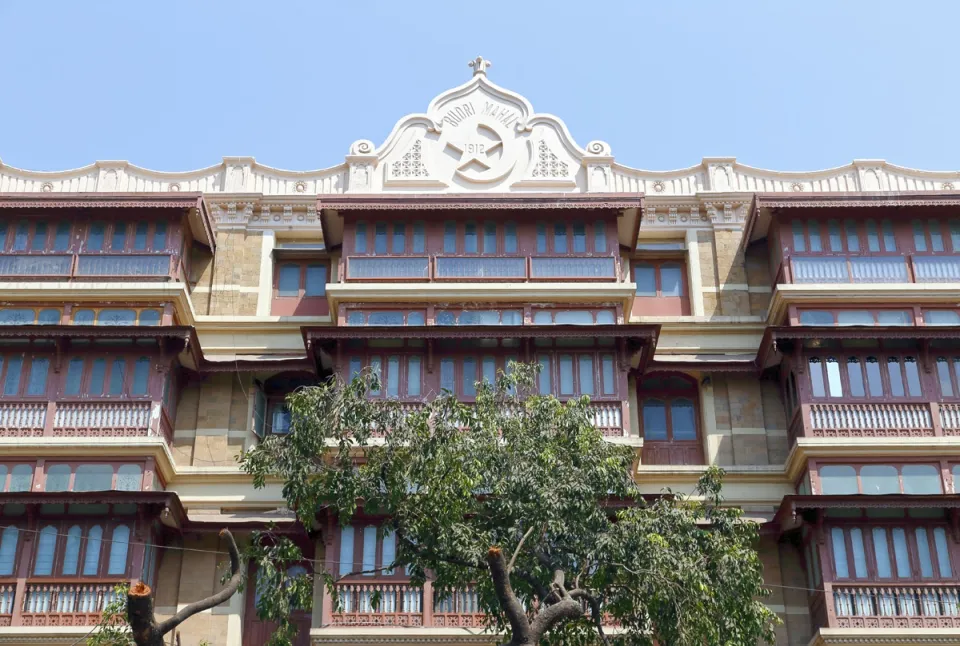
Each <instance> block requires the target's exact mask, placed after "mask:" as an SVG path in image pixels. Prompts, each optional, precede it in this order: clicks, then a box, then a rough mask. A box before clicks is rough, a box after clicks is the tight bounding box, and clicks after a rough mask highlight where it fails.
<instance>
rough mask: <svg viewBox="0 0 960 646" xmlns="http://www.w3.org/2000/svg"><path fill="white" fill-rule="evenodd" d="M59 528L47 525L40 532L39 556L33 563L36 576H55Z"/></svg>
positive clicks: (38, 542) (38, 541) (38, 539)
mask: <svg viewBox="0 0 960 646" xmlns="http://www.w3.org/2000/svg"><path fill="white" fill-rule="evenodd" d="M56 547H57V528H56V527H54V526H53V525H47V526H46V527H44V528H43V529H41V530H40V536H39V537H38V538H37V556H36V560H35V561H34V563H33V575H34V576H50V575H51V574H53V557H54V556H55V555H56Z"/></svg>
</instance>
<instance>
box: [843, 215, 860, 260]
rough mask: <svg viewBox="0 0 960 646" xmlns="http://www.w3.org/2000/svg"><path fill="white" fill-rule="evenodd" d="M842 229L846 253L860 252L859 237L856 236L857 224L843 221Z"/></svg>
mask: <svg viewBox="0 0 960 646" xmlns="http://www.w3.org/2000/svg"><path fill="white" fill-rule="evenodd" d="M843 228H844V229H845V230H846V234H847V251H853V252H857V251H860V237H859V236H858V235H857V223H856V222H854V221H853V220H844V222H843Z"/></svg>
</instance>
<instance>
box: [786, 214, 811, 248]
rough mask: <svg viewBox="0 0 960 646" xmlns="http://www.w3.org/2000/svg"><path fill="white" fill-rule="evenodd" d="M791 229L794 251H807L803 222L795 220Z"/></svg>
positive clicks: (791, 224)
mask: <svg viewBox="0 0 960 646" xmlns="http://www.w3.org/2000/svg"><path fill="white" fill-rule="evenodd" d="M790 226H791V228H792V229H793V250H794V251H801V252H802V251H806V250H807V244H806V238H805V237H804V235H803V222H801V221H800V220H793V221H792V222H791V223H790Z"/></svg>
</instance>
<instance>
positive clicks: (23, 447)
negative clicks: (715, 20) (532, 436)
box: [0, 58, 960, 646]
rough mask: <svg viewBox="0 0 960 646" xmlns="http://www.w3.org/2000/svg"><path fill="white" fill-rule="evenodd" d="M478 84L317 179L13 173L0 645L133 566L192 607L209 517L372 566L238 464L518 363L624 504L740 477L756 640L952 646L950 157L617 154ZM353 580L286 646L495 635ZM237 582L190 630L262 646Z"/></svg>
mask: <svg viewBox="0 0 960 646" xmlns="http://www.w3.org/2000/svg"><path fill="white" fill-rule="evenodd" d="M472 67H473V76H472V78H470V80H469V81H468V82H466V83H465V84H463V85H461V86H459V87H456V88H453V89H451V90H448V91H446V92H444V93H442V94H440V95H439V96H437V97H436V98H435V99H434V100H433V101H432V102H431V103H430V105H429V107H428V108H427V111H426V112H424V113H422V114H413V115H409V116H407V117H404V118H403V119H401V120H400V121H398V122H397V124H396V126H395V127H394V129H393V131H392V132H391V133H390V134H389V136H388V137H387V138H386V140H385V141H384V142H383V143H382V144H381V145H379V146H377V145H375V144H373V143H372V142H370V141H367V140H360V141H357V142H356V143H355V144H353V146H351V148H350V151H349V154H348V155H347V156H346V158H345V160H344V163H342V164H340V165H337V166H335V167H332V168H328V169H324V170H320V171H308V172H293V171H284V170H278V169H274V168H269V167H266V166H263V165H261V164H258V163H256V162H255V161H254V160H253V159H252V158H245V157H229V158H224V159H223V162H222V163H221V164H218V165H216V166H213V167H210V168H206V169H202V170H197V171H189V172H176V173H167V172H154V171H149V170H145V169H141V168H138V167H136V166H134V165H132V164H129V163H126V162H96V163H95V164H93V165H91V166H88V167H85V168H80V169H76V170H70V171H62V172H33V171H25V170H20V169H16V168H12V167H9V166H4V165H3V164H0V281H2V285H0V388H2V390H0V516H2V523H0V525H2V528H0V644H70V643H74V642H75V641H76V640H77V639H79V638H81V637H82V636H83V635H84V634H85V633H86V632H87V631H88V630H89V629H90V626H91V625H93V624H94V623H95V622H96V621H97V619H98V615H99V611H100V609H101V608H102V607H103V605H104V604H105V603H107V602H109V601H110V599H111V590H112V587H113V585H114V584H115V583H117V582H120V581H125V580H129V579H137V578H142V579H143V580H145V581H147V582H148V583H149V584H151V586H152V587H153V588H154V589H155V591H156V606H157V608H158V612H159V613H165V614H170V613H172V612H174V611H175V610H176V609H177V608H179V607H182V606H183V605H185V604H187V603H190V602H192V601H196V600H197V599H199V598H202V597H204V596H207V595H208V594H210V593H211V592H212V591H214V590H215V589H217V587H218V586H219V585H220V574H221V572H222V568H223V566H224V562H225V547H224V545H223V544H222V543H221V542H220V540H219V538H218V535H217V533H218V531H219V530H220V529H221V528H223V527H229V528H230V529H231V530H232V531H233V532H234V534H236V535H237V536H238V537H240V539H241V540H243V539H244V538H245V537H247V536H249V533H250V531H252V530H255V529H258V528H262V527H265V526H266V525H267V524H268V523H276V526H277V527H278V528H279V530H278V531H287V532H289V533H290V534H291V535H292V536H294V537H295V539H296V540H297V541H299V542H300V543H301V545H302V546H303V547H304V548H305V550H306V552H305V553H306V555H307V557H308V559H310V560H311V561H313V562H316V563H321V564H324V565H325V567H327V568H329V569H330V570H332V571H334V572H337V571H343V572H349V571H351V570H352V569H353V568H352V567H350V566H351V564H352V563H354V562H362V563H368V562H369V563H373V564H380V563H384V562H389V561H390V559H391V558H392V557H391V554H392V552H393V550H394V549H395V546H394V545H393V544H392V543H391V542H390V540H389V539H386V540H380V541H378V540H377V537H376V531H375V527H374V526H373V525H372V523H373V522H375V521H373V520H369V521H367V520H362V519H361V520H358V521H357V523H356V525H355V526H353V527H349V528H346V529H344V530H339V529H338V528H336V527H335V526H334V524H333V523H331V522H327V523H326V524H325V523H324V521H323V519H321V520H320V521H319V522H318V527H317V528H315V529H316V531H311V532H305V531H303V530H298V529H297V528H296V527H295V525H294V523H293V522H292V519H291V516H290V514H289V513H288V512H287V511H286V510H285V509H284V501H283V498H282V496H281V495H280V485H279V483H270V484H268V486H267V487H266V488H264V489H260V490H257V489H254V488H253V486H252V483H251V481H250V479H249V478H247V477H245V476H244V475H243V474H242V473H241V472H240V471H239V469H238V466H237V463H236V458H237V456H238V455H240V453H241V452H242V451H244V449H246V448H249V447H251V446H253V445H254V444H256V442H257V441H258V438H260V437H262V436H264V434H268V433H277V434H282V433H284V432H286V431H287V430H288V426H289V415H288V412H287V411H286V409H285V408H284V396H285V395H286V394H288V393H289V392H291V391H292V390H293V389H295V388H297V387H298V386H300V385H304V384H311V383H317V382H318V381H319V380H322V379H325V378H327V377H329V376H330V375H333V374H340V375H343V376H349V375H350V374H353V373H354V372H356V371H358V370H359V369H361V368H363V367H366V366H372V367H375V368H377V369H379V370H380V372H381V374H382V376H383V391H382V392H381V393H376V394H374V395H373V396H378V397H384V398H396V399H399V400H400V401H402V402H404V405H407V406H411V407H414V406H416V405H418V402H420V401H422V400H423V398H425V397H428V396H430V395H431V394H433V393H436V392H438V391H439V390H440V389H442V388H446V389H449V390H451V391H453V392H455V393H457V395H458V396H459V397H461V398H462V399H463V400H465V401H470V399H471V398H472V397H473V396H474V388H475V386H474V384H475V383H476V382H477V381H478V380H481V379H484V378H490V377H492V376H493V375H494V374H495V372H496V370H498V369H501V368H503V367H504V366H505V365H506V363H507V362H508V361H510V360H512V359H520V360H526V361H536V362H538V363H540V365H541V366H542V367H543V371H542V373H541V377H540V380H541V381H540V388H541V390H542V391H543V392H549V393H553V394H555V395H557V396H558V397H561V398H565V397H571V396H575V395H582V394H586V395H590V397H591V399H592V402H593V403H592V405H593V407H594V409H595V418H596V423H597V426H598V427H599V428H601V429H602V430H603V433H604V435H606V436H607V437H609V439H610V441H611V442H619V443H623V444H626V445H629V446H631V447H634V448H635V450H636V451H637V456H638V459H637V468H636V474H635V475H636V478H637V481H638V482H639V483H640V484H641V486H642V487H643V488H644V489H645V490H648V491H650V492H658V491H660V490H661V489H662V488H663V487H664V486H671V487H674V488H676V489H681V490H683V489H685V488H686V489H692V487H693V484H694V483H695V482H696V480H697V478H698V476H699V474H700V473H701V472H702V471H703V470H704V468H705V467H706V465H710V464H718V465H721V466H723V467H724V468H725V469H726V470H727V472H728V476H727V479H726V496H727V498H728V500H729V502H730V504H734V505H738V506H740V507H742V508H743V509H744V510H745V512H746V516H747V517H749V518H750V519H751V520H753V521H755V522H758V523H760V524H761V543H760V546H759V548H760V551H761V555H762V557H763V560H764V564H765V576H766V579H767V582H768V584H769V585H770V587H771V591H772V596H771V597H770V598H769V600H768V603H769V604H770V606H771V608H772V609H773V610H774V611H776V612H777V613H778V614H779V615H780V617H781V618H782V619H783V625H782V626H781V627H780V628H779V629H778V636H779V639H778V643H780V644H785V645H790V646H803V645H807V644H816V645H820V644H850V643H857V644H863V645H867V646H872V645H881V644H884V645H892V644H941V645H942V644H960V584H958V575H957V572H958V570H960V498H958V496H957V494H956V486H957V485H956V484H955V482H956V480H957V478H958V477H960V302H958V298H960V297H958V293H960V291H958V290H960V190H958V188H960V173H958V172H955V171H951V172H928V171H918V170H911V169H906V168H901V167H897V166H893V165H891V164H889V163H886V162H883V161H877V160H860V161H855V162H853V163H852V164H850V165H848V166H844V167H840V168H834V169H830V170H825V171H818V172H810V173H786V172H776V171H767V170H761V169H756V168H751V167H748V166H744V165H742V164H740V163H738V162H737V161H736V160H735V159H733V158H707V159H704V160H703V161H702V163H700V164H698V165H696V166H693V167H691V168H687V169H682V170H676V171H644V170H637V169H633V168H629V167H626V166H624V165H621V164H619V163H617V162H616V159H615V157H614V155H613V153H612V151H611V148H610V146H609V145H607V144H606V143H604V142H602V141H591V142H590V143H588V144H587V145H586V146H585V147H582V146H580V145H579V144H578V143H576V141H575V140H574V139H573V137H572V136H571V134H570V133H569V132H568V130H567V128H566V127H565V126H564V124H563V122H562V121H560V120H559V119H557V118H556V117H553V116H551V115H548V114H539V113H536V112H534V110H533V108H532V106H531V105H530V103H529V102H528V101H527V100H526V99H525V98H523V97H522V96H520V95H519V94H516V93H514V92H511V91H508V90H505V89H503V88H500V87H498V86H497V85H495V84H494V83H492V82H491V81H490V80H489V78H488V74H487V72H488V70H487V67H488V62H487V61H484V60H483V59H479V58H478V59H477V60H476V61H474V62H473V63H472ZM309 566H310V564H309V563H306V564H305V565H304V567H309ZM344 568H346V569H344ZM251 574H252V575H253V576H256V574H255V573H251ZM340 588H341V595H342V596H341V599H342V601H343V609H344V612H342V613H334V612H333V610H332V608H333V604H332V603H331V600H330V599H329V598H327V597H326V595H325V592H324V590H322V588H321V586H319V585H318V586H317V589H316V594H315V598H314V603H313V606H312V608H305V609H303V610H300V611H298V612H297V619H298V622H299V623H300V625H301V626H302V631H301V642H302V643H303V644H307V643H312V644H326V643H349V644H377V643H410V644H420V643H431V644H461V643H483V644H487V643H491V642H492V640H493V637H492V636H490V635H484V634H482V626H483V617H482V616H480V615H478V614H477V612H476V607H475V602H474V601H473V599H472V597H471V594H470V591H469V590H465V591H463V592H462V594H459V595H456V596H455V597H452V598H442V599H441V598H437V597H435V595H434V594H433V592H432V590H431V588H430V585H429V582H428V583H427V585H426V586H425V587H424V588H423V589H414V588H411V587H410V586H409V585H408V584H407V582H406V580H405V578H404V576H403V573H402V572H395V573H394V574H392V575H389V576H387V575H378V576H369V577H365V576H361V577H353V578H348V579H345V580H344V581H342V582H341V583H340ZM374 591H379V592H380V593H381V594H382V595H383V598H384V602H383V603H382V604H381V605H380V607H378V608H373V607H372V606H371V604H370V597H371V595H372V593H373V592H374ZM255 593H256V592H255V586H249V587H248V589H247V591H246V592H245V593H244V594H242V595H235V596H234V597H233V598H232V599H231V600H230V601H229V602H227V603H226V604H224V605H222V606H220V607H218V608H215V609H213V610H212V611H210V612H207V613H203V614H200V615H197V616H195V617H193V618H192V619H190V620H189V621H187V622H186V623H185V624H183V626H182V627H181V642H182V643H183V644H184V645H189V646H194V645H196V644H199V643H200V641H201V640H207V641H208V642H210V644H212V645H213V646H253V645H255V644H260V643H263V641H264V640H265V635H267V634H269V631H270V626H268V625H265V624H264V623H263V622H260V621H259V620H258V619H257V618H256V616H255V613H254V612H253V610H252V608H253V604H254V602H255V599H254V595H255Z"/></svg>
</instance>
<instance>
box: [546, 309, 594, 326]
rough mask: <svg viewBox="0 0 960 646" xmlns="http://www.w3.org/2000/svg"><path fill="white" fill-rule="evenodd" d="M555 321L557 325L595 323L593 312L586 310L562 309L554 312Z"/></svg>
mask: <svg viewBox="0 0 960 646" xmlns="http://www.w3.org/2000/svg"><path fill="white" fill-rule="evenodd" d="M553 322H554V324H556V325H593V312H588V311H586V310H560V311H558V312H554V314H553Z"/></svg>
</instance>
